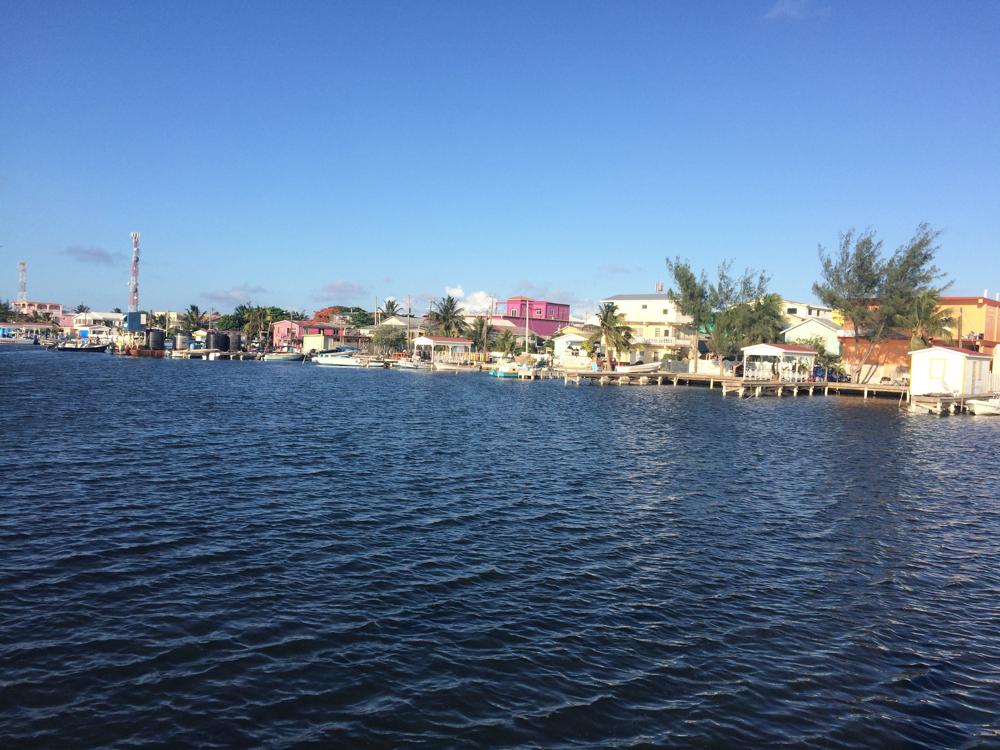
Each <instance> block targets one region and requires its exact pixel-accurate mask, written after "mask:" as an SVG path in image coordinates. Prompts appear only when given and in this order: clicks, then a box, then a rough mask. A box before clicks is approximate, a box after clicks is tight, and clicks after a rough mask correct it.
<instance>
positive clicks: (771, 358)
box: [741, 344, 818, 383]
mask: <svg viewBox="0 0 1000 750" xmlns="http://www.w3.org/2000/svg"><path fill="white" fill-rule="evenodd" d="M741 351H742V352H743V379H744V380H779V381H781V382H783V383H789V382H792V383H799V382H803V381H806V380H809V377H810V376H811V375H812V371H813V364H814V363H815V362H816V355H817V353H818V352H817V351H816V350H815V349H810V348H809V347H807V346H797V345H795V344H753V345H752V346H744V347H743V348H742V350H741Z"/></svg>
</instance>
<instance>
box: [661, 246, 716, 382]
mask: <svg viewBox="0 0 1000 750" xmlns="http://www.w3.org/2000/svg"><path fill="white" fill-rule="evenodd" d="M667 271H668V272H669V273H670V274H671V275H672V276H673V277H674V286H676V291H675V290H674V288H673V287H671V289H670V291H669V292H667V294H668V296H669V297H670V299H671V300H673V302H674V303H675V304H676V305H677V309H678V310H679V311H680V312H681V314H682V315H687V316H688V317H690V318H691V327H692V329H693V330H692V333H691V342H690V349H689V351H688V356H689V357H690V358H691V359H693V360H694V361H695V371H696V372H697V369H698V340H699V336H700V332H701V331H703V330H708V329H709V328H710V325H711V323H712V317H713V316H712V287H711V285H710V284H709V283H708V277H707V276H706V275H705V272H704V271H702V272H701V274H700V275H698V274H695V272H694V271H693V270H692V269H691V264H690V263H689V262H688V261H686V260H681V259H680V258H675V259H674V260H670V259H669V258H668V259H667ZM720 343H721V338H720Z"/></svg>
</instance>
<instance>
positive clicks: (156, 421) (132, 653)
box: [0, 351, 1000, 748]
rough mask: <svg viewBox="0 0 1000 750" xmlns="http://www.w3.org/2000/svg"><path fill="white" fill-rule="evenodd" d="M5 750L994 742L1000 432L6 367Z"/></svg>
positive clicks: (626, 396) (671, 403) (846, 412)
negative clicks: (28, 749)
mask: <svg viewBox="0 0 1000 750" xmlns="http://www.w3.org/2000/svg"><path fill="white" fill-rule="evenodd" d="M0 399H2V404H3V407H2V415H3V417H2V422H0V427H2V443H0V469H2V472H3V492H2V495H3V498H2V502H0V617H2V626H0V740H2V741H0V744H2V745H3V746H4V747H18V746H50V747H67V746H73V747H84V746H98V745H100V746H111V747H135V746H143V745H158V746H170V747H178V746H185V745H200V746H220V747H233V746H239V747H247V746H266V747H287V746H310V745H314V746H323V747H335V746H338V747H407V746H413V747H428V748H438V747H536V746H548V747H573V748H578V747H589V746H592V747H612V746H613V747H659V746H670V745H674V746H691V745H697V746H706V745H712V746H747V745H754V746H775V745H786V746H803V745H814V746H824V747H850V746H873V747H875V746H878V747H885V746H901V745H906V746H923V747H928V748H937V747H975V746H989V745H993V746H997V745H1000V719H998V707H1000V598H998V595H1000V552H998V549H1000V545H998V532H1000V510H998V498H1000V480H998V478H997V472H996V461H997V456H998V455H1000V419H997V420H990V419H975V418H958V417H955V418H944V419H942V418H936V417H931V416H926V415H910V414H907V413H905V412H900V410H899V409H898V408H897V407H896V405H895V404H894V403H878V404H864V403H862V402H861V401H860V400H858V399H850V398H842V399H839V398H830V399H824V398H813V399H808V398H802V397H800V398H798V399H790V398H789V399H782V400H780V401H779V400H777V399H762V400H749V401H735V400H732V399H730V400H728V401H723V399H722V398H721V396H720V394H719V392H718V391H713V392H709V391H707V390H704V389H689V388H677V389H674V388H669V387H664V388H653V387H647V388H641V387H607V388H600V387H596V386H584V387H576V386H564V385H563V384H562V383H561V382H541V383H537V382H536V383H518V382H510V381H497V380H494V379H491V378H486V377H484V376H475V375H451V374H437V373H425V372H384V371H365V370H354V371H350V370H345V371H340V370H330V369H321V368H317V367H315V366H312V365H271V364H267V365H265V364H262V363H250V362H245V363H241V362H233V363H228V362H213V363H208V362H198V361H193V362H183V361H177V362H174V361H149V360H135V359H125V358H114V357H110V356H99V355H79V354H76V355H74V354H55V353H50V352H39V351H25V352H5V353H2V354H0Z"/></svg>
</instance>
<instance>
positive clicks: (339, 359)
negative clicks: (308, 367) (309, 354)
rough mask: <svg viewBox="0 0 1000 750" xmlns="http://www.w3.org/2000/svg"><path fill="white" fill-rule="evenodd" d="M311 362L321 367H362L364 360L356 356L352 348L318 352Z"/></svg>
mask: <svg viewBox="0 0 1000 750" xmlns="http://www.w3.org/2000/svg"><path fill="white" fill-rule="evenodd" d="M313 362H315V363H316V364H317V365H322V366H323V367H364V366H365V360H363V359H361V358H360V357H358V353H357V352H356V351H355V350H353V349H344V350H342V351H333V352H320V353H319V354H317V355H316V356H315V357H313Z"/></svg>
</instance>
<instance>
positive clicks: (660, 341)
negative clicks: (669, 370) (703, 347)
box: [601, 293, 693, 363]
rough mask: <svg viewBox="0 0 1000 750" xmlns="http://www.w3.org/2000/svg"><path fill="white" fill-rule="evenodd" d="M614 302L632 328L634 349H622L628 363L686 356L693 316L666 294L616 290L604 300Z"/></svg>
mask: <svg viewBox="0 0 1000 750" xmlns="http://www.w3.org/2000/svg"><path fill="white" fill-rule="evenodd" d="M609 302H612V303H614V304H615V305H617V307H618V312H619V313H621V314H622V315H624V316H625V324H626V325H627V326H628V327H629V328H630V329H631V330H632V349H631V351H629V352H628V353H626V352H621V353H620V354H619V356H620V357H623V358H624V357H626V356H627V357H628V358H629V363H636V362H646V363H650V362H658V361H660V360H661V359H663V357H664V356H667V357H678V358H684V357H687V356H688V352H689V351H690V349H691V335H692V333H693V329H692V328H691V322H692V321H691V318H690V316H688V315H684V314H682V313H681V312H680V310H678V309H677V303H676V302H674V301H673V300H672V299H670V296H669V295H667V294H662V293H657V294H616V295H614V296H612V297H608V298H606V299H602V300H601V304H602V305H603V304H607V303H609Z"/></svg>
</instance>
